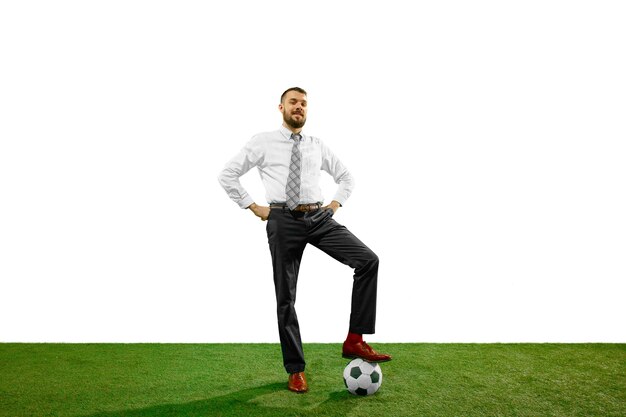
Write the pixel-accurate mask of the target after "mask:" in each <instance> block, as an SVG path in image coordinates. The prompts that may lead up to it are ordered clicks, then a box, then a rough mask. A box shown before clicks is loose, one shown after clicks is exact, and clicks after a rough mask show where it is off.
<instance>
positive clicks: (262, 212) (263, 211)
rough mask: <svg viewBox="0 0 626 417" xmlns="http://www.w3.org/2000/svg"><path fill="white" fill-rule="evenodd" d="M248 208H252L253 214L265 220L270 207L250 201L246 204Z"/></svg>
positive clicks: (268, 214)
mask: <svg viewBox="0 0 626 417" xmlns="http://www.w3.org/2000/svg"><path fill="white" fill-rule="evenodd" d="M248 208H249V209H250V210H252V212H253V213H254V215H255V216H257V217H260V218H261V220H263V221H265V220H267V218H268V217H269V216H270V208H269V207H267V206H258V205H256V204H255V203H252V204H250V205H249V206H248Z"/></svg>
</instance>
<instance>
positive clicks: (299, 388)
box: [289, 372, 309, 394]
mask: <svg viewBox="0 0 626 417" xmlns="http://www.w3.org/2000/svg"><path fill="white" fill-rule="evenodd" d="M308 390H309V386H308V384H307V383H306V378H305V377H304V372H296V373H295V374H289V391H293V392H297V393H298V394H302V393H305V392H307V391H308Z"/></svg>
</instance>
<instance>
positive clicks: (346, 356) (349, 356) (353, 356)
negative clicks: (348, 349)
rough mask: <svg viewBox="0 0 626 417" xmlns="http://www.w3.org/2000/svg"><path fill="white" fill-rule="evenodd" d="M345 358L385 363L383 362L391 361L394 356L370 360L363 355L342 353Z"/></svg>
mask: <svg viewBox="0 0 626 417" xmlns="http://www.w3.org/2000/svg"><path fill="white" fill-rule="evenodd" d="M341 356H342V357H343V358H346V359H363V360H364V361H365V362H369V363H383V362H389V361H390V360H391V359H392V358H389V359H381V360H379V361H370V360H369V359H365V358H363V357H361V356H357V355H341Z"/></svg>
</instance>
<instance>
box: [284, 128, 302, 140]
mask: <svg viewBox="0 0 626 417" xmlns="http://www.w3.org/2000/svg"><path fill="white" fill-rule="evenodd" d="M279 131H280V133H282V134H283V136H284V137H285V138H286V139H289V140H291V134H292V133H293V132H292V131H291V130H289V129H287V128H286V127H285V126H282V125H281V126H280V129H279ZM300 136H301V137H302V139H300V140H303V139H304V133H303V132H302V131H300Z"/></svg>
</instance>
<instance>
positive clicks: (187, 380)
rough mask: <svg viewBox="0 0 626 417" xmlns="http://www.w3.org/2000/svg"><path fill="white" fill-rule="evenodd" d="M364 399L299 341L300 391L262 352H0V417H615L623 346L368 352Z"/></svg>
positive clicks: (319, 352) (276, 358) (229, 347)
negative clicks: (305, 387)
mask: <svg viewBox="0 0 626 417" xmlns="http://www.w3.org/2000/svg"><path fill="white" fill-rule="evenodd" d="M374 347H376V348H380V350H382V351H385V352H389V353H392V354H393V355H394V360H393V361H392V362H389V363H384V364H381V368H382V371H383V375H384V377H383V385H382V387H381V389H380V391H379V392H378V393H376V394H375V395H373V396H371V397H355V396H352V395H350V394H349V393H348V392H347V391H346V390H345V388H344V386H343V380H342V377H341V373H342V371H343V367H344V366H345V365H346V363H347V360H345V359H342V358H341V356H340V349H341V348H340V345H338V344H307V345H305V347H304V349H305V354H306V357H307V361H308V364H307V377H308V380H309V386H310V389H311V391H310V392H309V393H308V394H300V395H298V394H294V393H291V392H289V391H287V390H286V381H287V375H286V373H285V372H284V370H283V368H282V361H281V356H280V347H279V346H278V345H273V344H130V345H128V344H0V416H2V417H4V416H7V417H9V416H10V417H21V416H37V417H45V416H59V417H61V416H68V417H69V416H72V417H73V416H85V417H86V416H90V417H122V416H124V417H144V416H172V417H173V416H177V417H179V416H193V417H200V416H212V417H219V416H245V417H256V416H260V417H270V416H271V417H277V416H278V417H282V416H303V417H306V416H341V417H348V416H368V417H371V416H380V417H401V416H464V417H470V416H533V417H536V416H568V417H574V416H585V417H589V416H602V417H610V416H616V417H617V416H619V417H624V416H626V345H624V344H617V345H616V344H384V345H383V344H375V345H374Z"/></svg>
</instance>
